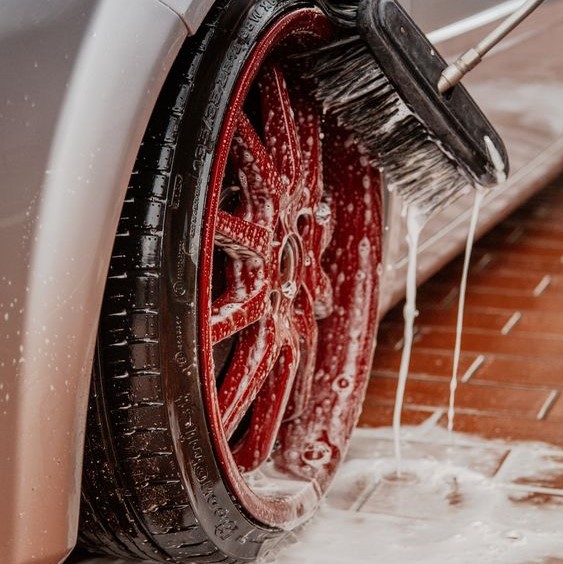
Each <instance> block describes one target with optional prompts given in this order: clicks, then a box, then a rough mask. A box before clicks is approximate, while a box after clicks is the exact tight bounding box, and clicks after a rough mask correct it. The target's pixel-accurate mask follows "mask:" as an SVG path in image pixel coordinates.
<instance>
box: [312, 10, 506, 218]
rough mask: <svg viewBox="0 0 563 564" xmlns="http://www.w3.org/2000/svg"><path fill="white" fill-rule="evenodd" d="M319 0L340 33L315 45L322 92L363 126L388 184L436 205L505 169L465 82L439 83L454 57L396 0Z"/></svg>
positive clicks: (359, 130) (410, 198) (359, 131)
mask: <svg viewBox="0 0 563 564" xmlns="http://www.w3.org/2000/svg"><path fill="white" fill-rule="evenodd" d="M329 5H330V7H328V6H329ZM322 6H323V8H325V11H326V13H327V15H328V17H329V18H330V19H331V20H332V21H333V22H334V23H336V25H337V26H339V27H340V28H341V29H342V34H341V35H342V38H341V39H340V40H339V41H337V42H335V43H334V44H333V45H331V46H329V47H327V48H324V49H322V50H320V51H319V52H318V54H317V57H316V63H315V65H314V68H313V72H312V75H313V76H314V78H315V80H316V81H317V88H316V96H317V99H319V101H320V102H321V103H322V104H323V107H324V109H325V111H328V112H331V113H333V114H335V115H336V116H337V119H338V121H339V123H340V124H341V125H343V126H344V127H347V128H349V129H350V130H351V131H353V132H354V133H355V134H356V137H357V139H358V140H359V142H360V143H361V144H362V145H364V146H365V147H366V149H367V151H368V152H369V153H370V154H371V155H372V157H373V161H374V164H375V165H377V166H381V167H382V168H383V169H384V171H385V174H386V177H387V180H388V183H389V186H390V188H391V189H394V190H396V191H397V192H398V193H399V194H400V195H401V197H402V198H403V199H404V200H405V202H406V203H412V204H416V205H417V206H419V207H420V208H421V211H423V212H425V213H432V212H433V211H435V210H436V209H438V208H441V207H443V206H444V205H446V204H447V203H449V202H450V201H452V200H453V199H454V198H456V197H457V196H459V195H460V194H461V193H463V192H464V191H465V190H467V188H468V186H470V185H475V184H478V185H480V186H491V185H494V184H497V183H498V182H499V181H501V180H503V179H504V177H505V175H506V173H507V171H508V158H507V156H506V150H505V148H504V144H503V142H502V140H501V139H500V137H499V135H498V134H497V133H496V131H495V130H494V128H493V126H492V125H491V124H490V123H489V121H488V120H487V118H486V117H485V116H484V115H483V113H482V112H481V111H480V109H479V108H478V106H477V104H476V103H475V102H474V101H473V99H472V98H471V96H470V95H469V94H468V92H467V90H465V88H464V87H463V86H461V85H457V86H455V87H454V88H453V89H452V90H451V91H449V92H447V93H446V94H445V95H443V94H440V93H439V92H438V89H437V83H438V80H439V77H440V73H441V72H442V70H443V69H444V68H445V67H446V66H447V64H446V62H445V61H444V60H443V59H442V57H441V56H440V55H439V54H438V53H437V51H436V50H435V49H434V48H433V46H432V44H431V43H430V42H429V41H428V40H427V39H426V37H425V36H424V34H423V33H422V31H421V30H420V29H419V28H418V27H417V26H416V24H415V23H414V22H413V21H412V19H411V18H410V17H409V16H408V15H407V14H406V12H405V11H404V10H403V9H402V8H401V6H399V5H398V4H397V2H396V1H394V0H361V1H360V4H359V6H358V4H357V3H354V2H350V1H347V0H344V1H342V0H330V1H326V0H325V1H324V2H323V4H322ZM354 21H355V23H353V22H354Z"/></svg>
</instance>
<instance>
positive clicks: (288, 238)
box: [80, 0, 381, 562]
mask: <svg viewBox="0 0 563 564" xmlns="http://www.w3.org/2000/svg"><path fill="white" fill-rule="evenodd" d="M331 33H332V31H331V28H330V26H329V24H328V22H327V21H326V19H325V18H324V17H323V16H322V15H321V14H320V12H319V11H318V10H316V9H315V8H314V7H313V6H312V5H311V4H308V3H306V2H301V1H296V0H285V1H281V2H275V3H274V2H268V1H263V2H256V3H254V4H251V5H249V4H248V2H246V1H232V2H226V3H222V4H221V5H217V6H216V7H215V8H214V11H213V13H212V14H211V15H210V17H209V18H208V20H207V22H206V24H205V25H204V27H203V28H202V29H201V30H200V32H199V33H198V35H197V36H195V37H194V38H191V39H190V40H189V43H188V44H187V45H186V47H185V48H184V49H183V51H182V53H181V55H180V57H179V59H178V61H177V63H176V65H175V67H174V69H173V71H172V73H171V75H170V77H169V79H168V81H167V84H166V86H165V88H164V91H163V93H162V95H161V96H160V99H159V102H158V104H157V107H156V108H155V111H154V115H153V117H152V119H151V123H150V126H149V129H148V131H147V133H146V135H145V139H144V141H143V145H142V147H141V150H140V153H139V156H138V158H137V164H136V167H135V172H134V173H133V176H132V178H131V183H130V187H129V190H128V193H127V198H126V201H125V204H124V208H123V213H122V217H121V220H120V224H119V232H118V234H117V237H116V243H115V247H114V253H113V257H112V261H111V266H110V272H109V276H108V282H107V287H106V292H105V299H104V306H103V311H102V315H101V320H100V336H99V342H98V348H97V358H96V362H95V369H94V375H93V384H92V393H91V401H90V408H89V421H88V432H87V444H86V459H85V469H84V486H83V504H82V513H81V533H80V535H81V540H82V543H83V544H84V545H86V546H87V547H89V548H93V549H95V550H101V551H105V552H109V553H111V554H117V555H120V556H124V557H129V558H131V557H133V558H142V559H147V558H151V559H155V560H160V561H176V562H219V561H229V562H230V561H239V560H248V559H253V558H256V557H257V556H258V554H259V553H260V551H261V550H262V551H263V550H266V549H267V548H268V547H270V546H272V545H273V544H275V543H277V542H278V541H279V539H280V538H283V535H284V534H285V531H287V530H290V529H291V528H293V527H295V526H298V525H299V524H300V523H301V522H303V521H304V520H305V519H307V518H309V517H310V516H311V515H312V513H313V511H314V510H315V508H316V507H317V505H318V503H319V499H320V498H321V497H322V495H323V494H324V492H325V490H326V488H327V487H328V485H329V483H330V481H331V479H332V477H333V475H334V472H335V471H336V468H337V467H338V463H339V462H340V460H341V459H342V457H343V455H344V454H345V451H346V447H347V444H348V440H349V436H350V433H351V431H352V428H353V426H354V424H355V422H356V420H357V417H358V415H359V410H360V407H361V401H362V399H363V395H364V390H365V384H366V379H367V374H368V370H369V366H370V361H371V356H372V351H373V347H374V342H375V330H376V320H377V311H376V309H377V308H376V304H377V284H378V275H377V266H378V265H379V263H380V260H381V245H380V240H381V199H380V192H379V178H378V175H377V173H376V172H375V171H373V170H372V169H371V167H370V165H369V163H368V158H367V157H366V156H364V155H363V154H362V152H361V150H360V149H359V148H358V147H357V146H356V145H355V144H354V143H353V142H352V140H351V139H350V137H349V135H348V134H347V133H346V132H344V131H341V130H340V129H339V128H338V127H337V126H336V125H335V124H334V123H331V122H330V121H328V120H325V119H324V118H323V116H322V115H321V112H320V111H319V108H317V107H316V106H315V104H314V103H313V100H312V97H311V95H310V88H311V84H309V83H308V82H307V81H306V80H305V79H304V78H302V77H303V76H304V75H305V74H306V73H305V71H306V66H307V60H306V59H300V58H298V57H297V58H296V57H295V55H297V54H299V53H303V52H306V51H307V50H309V49H311V48H314V47H316V46H319V45H322V44H323V43H324V42H326V41H328V40H329V39H330V37H331Z"/></svg>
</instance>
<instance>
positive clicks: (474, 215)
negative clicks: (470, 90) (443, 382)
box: [448, 188, 485, 436]
mask: <svg viewBox="0 0 563 564" xmlns="http://www.w3.org/2000/svg"><path fill="white" fill-rule="evenodd" d="M484 197H485V191H484V190H483V189H480V188H476V189H475V197H474V200H473V209H472V211H471V220H470V222H469V230H468V233H467V241H466V243H465V256H464V259H463V271H462V274H461V283H460V287H459V302H458V309H457V322H456V333H455V346H454V358H453V369H452V378H451V380H450V400H449V405H448V432H449V433H450V436H451V433H452V431H453V428H454V416H455V392H456V389H457V382H458V370H459V359H460V356H461V337H462V333H463V313H464V310H465V294H466V290H467V278H468V276H469V263H470V262H471V253H472V250H473V242H474V241H475V231H476V229H477V222H478V220H479V210H480V209H481V204H482V203H483V198H484Z"/></svg>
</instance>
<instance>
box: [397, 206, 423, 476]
mask: <svg viewBox="0 0 563 564" xmlns="http://www.w3.org/2000/svg"><path fill="white" fill-rule="evenodd" d="M406 215H407V244H408V249H409V253H408V267H407V288H406V290H407V291H406V302H405V307H404V309H403V316H404V319H405V329H404V337H403V352H402V353H401V366H400V368H399V379H398V383H397V392H396V395H395V407H394V411H393V432H394V441H395V460H396V472H397V476H401V472H402V468H401V411H402V409H403V399H404V396H405V387H406V384H407V377H408V374H409V365H410V359H411V351H412V342H413V333H414V320H415V317H416V316H417V313H418V312H417V311H416V265H417V262H416V259H417V251H418V240H419V237H420V232H421V231H422V228H423V227H424V224H425V223H426V219H427V218H426V217H425V216H424V215H423V214H421V213H420V212H419V210H418V209H417V208H416V207H415V206H412V205H411V206H409V207H408V208H407V210H406Z"/></svg>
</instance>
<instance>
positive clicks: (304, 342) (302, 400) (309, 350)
mask: <svg viewBox="0 0 563 564" xmlns="http://www.w3.org/2000/svg"><path fill="white" fill-rule="evenodd" d="M291 329H292V330H293V331H294V332H295V336H296V338H297V339H298V340H299V352H300V358H299V366H298V368H297V374H296V376H295V382H294V384H293V389H292V392H291V399H290V401H289V404H288V407H287V409H286V412H285V414H284V420H289V419H293V418H295V417H298V416H299V415H301V414H302V413H303V411H304V410H305V407H306V406H307V404H308V402H309V398H310V396H311V388H312V385H313V375H314V370H315V360H316V353H317V339H318V327H317V322H316V320H315V312H314V308H313V299H312V297H311V295H310V294H309V292H308V290H307V289H306V288H305V287H303V288H301V290H300V292H299V294H298V295H297V298H296V300H295V303H294V304H293V315H292V319H291Z"/></svg>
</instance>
